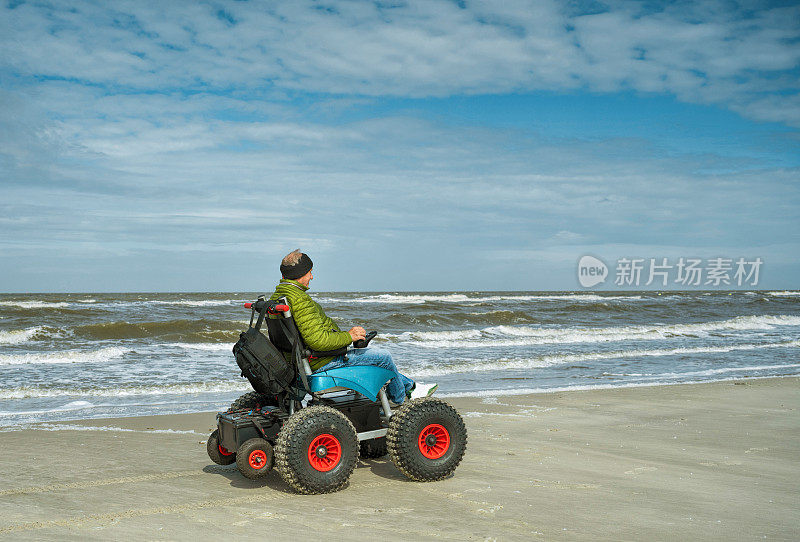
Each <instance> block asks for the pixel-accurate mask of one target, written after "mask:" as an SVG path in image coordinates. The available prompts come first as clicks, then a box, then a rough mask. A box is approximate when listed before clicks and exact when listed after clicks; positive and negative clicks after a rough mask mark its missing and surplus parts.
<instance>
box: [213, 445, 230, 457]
mask: <svg viewBox="0 0 800 542" xmlns="http://www.w3.org/2000/svg"><path fill="white" fill-rule="evenodd" d="M217 448H219V453H220V454H221V455H233V452H229V451H228V450H226V449H225V448H223V447H222V444H217Z"/></svg>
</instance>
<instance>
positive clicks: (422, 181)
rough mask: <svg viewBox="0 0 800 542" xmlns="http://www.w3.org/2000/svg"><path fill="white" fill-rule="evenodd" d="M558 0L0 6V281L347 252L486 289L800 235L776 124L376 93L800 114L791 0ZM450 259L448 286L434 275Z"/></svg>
mask: <svg viewBox="0 0 800 542" xmlns="http://www.w3.org/2000/svg"><path fill="white" fill-rule="evenodd" d="M575 5H578V4H571V3H559V2H546V1H545V2H464V3H461V4H459V3H456V2H437V1H425V2H408V3H402V2H398V3H393V4H391V5H389V4H387V3H365V2H346V1H343V2H335V3H331V4H328V5H327V7H328V8H329V9H319V7H320V6H319V4H318V3H314V2H287V3H277V4H275V3H270V4H265V3H257V2H232V3H227V2H224V3H220V2H215V3H204V2H162V3H160V4H153V3H147V2H134V1H120V2H114V3H110V4H109V3H105V4H102V3H101V4H98V3H95V2H84V1H75V2H71V3H70V4H69V5H68V6H67V5H65V4H59V5H56V6H53V5H52V4H50V3H45V2H29V3H20V4H17V3H15V4H14V6H15V7H13V9H11V7H9V6H11V5H7V7H5V8H0V10H2V11H0V51H2V53H0V80H2V84H1V88H0V101H2V104H3V107H2V108H0V184H2V186H3V192H4V200H3V202H2V203H0V210H2V218H0V224H2V229H1V230H0V247H2V249H3V254H4V261H0V271H2V273H0V274H1V275H2V276H3V278H4V287H5V288H18V289H25V288H28V289H30V288H32V287H35V288H39V289H41V288H42V286H41V284H51V285H52V288H61V289H73V290H74V289H76V288H77V289H82V288H83V289H85V288H105V289H120V288H123V289H135V288H140V289H147V288H148V286H147V284H151V285H152V284H159V285H160V286H159V287H161V288H178V289H187V288H189V289H192V288H194V289H208V288H215V287H216V288H223V289H224V288H230V287H232V285H236V286H235V287H253V286H256V285H258V284H261V282H260V281H261V280H262V274H263V269H264V266H266V265H267V264H268V262H270V261H273V260H274V259H275V258H277V257H280V256H282V255H283V254H284V253H285V252H287V251H288V250H291V249H293V248H296V247H297V246H301V247H302V248H304V249H308V250H310V251H313V252H314V253H315V254H319V255H320V258H321V259H320V262H321V263H324V262H325V258H331V260H333V259H335V258H339V259H340V258H341V257H342V255H347V257H348V258H349V259H348V260H347V262H348V266H349V267H348V269H349V270H350V271H352V272H349V271H347V270H344V271H341V272H340V275H338V276H336V275H334V278H335V279H336V282H334V281H331V282H329V283H327V284H329V285H331V286H333V287H337V288H359V287H361V288H366V287H368V286H367V285H366V284H365V283H359V282H358V280H360V279H364V278H365V277H368V278H369V280H372V283H371V286H369V287H372V288H375V289H381V288H382V287H383V288H385V287H386V285H385V284H381V283H380V280H379V279H380V274H381V273H382V272H385V271H386V267H387V264H386V262H388V261H391V262H392V264H391V269H390V271H391V272H392V273H394V276H395V277H396V278H397V280H398V282H397V283H396V287H398V288H402V287H410V288H419V287H420V286H421V285H424V286H425V287H429V288H431V287H440V288H448V287H461V288H476V287H477V288H480V287H498V286H497V285H495V284H490V285H487V284H486V283H479V282H478V280H479V279H477V278H476V279H472V278H471V277H495V276H498V273H503V272H505V271H504V268H503V267H502V266H501V265H500V264H498V263H497V262H495V261H494V259H493V257H492V255H495V254H511V255H519V254H523V255H527V256H526V257H527V261H529V262H530V261H534V260H536V261H538V262H539V264H537V265H540V266H541V270H542V271H544V270H545V267H546V266H547V265H548V264H553V265H555V264H558V263H559V262H561V263H563V262H570V263H569V265H573V264H574V259H575V258H576V257H577V256H578V255H579V254H577V253H576V251H579V249H583V248H585V247H594V248H595V249H596V250H595V252H598V253H602V250H601V248H602V247H609V250H615V249H614V247H626V249H627V248H629V247H639V248H640V254H642V255H645V256H652V257H655V256H659V255H661V254H659V253H656V252H653V251H650V252H648V250H649V249H648V247H654V248H653V250H656V249H659V247H684V248H686V247H692V246H697V247H720V249H723V248H725V247H737V246H741V247H758V246H769V247H773V248H770V249H769V250H770V251H772V252H768V253H765V254H766V255H768V256H769V257H770V258H773V259H775V258H777V257H778V256H776V254H778V252H779V251H780V250H784V251H785V250H786V248H787V247H794V248H795V249H796V248H797V245H798V239H797V236H796V234H795V233H793V232H795V231H796V230H797V228H796V225H797V223H798V222H800V215H799V214H798V208H800V205H798V204H799V203H800V193H798V189H797V188H796V186H797V182H796V181H797V179H798V177H799V176H800V171H799V170H798V169H797V168H795V167H794V166H795V165H796V160H794V159H792V160H783V161H781V160H780V159H779V158H776V156H778V154H776V153H777V150H776V149H778V148H779V147H780V146H783V147H782V148H783V150H782V151H781V152H782V153H783V155H788V154H793V153H795V151H796V141H793V140H792V137H793V135H792V134H791V133H786V132H788V130H784V134H783V135H772V136H770V137H772V139H768V138H767V136H764V139H762V140H760V141H761V143H760V145H761V146H762V147H761V148H755V147H753V146H752V140H751V139H748V142H747V143H746V144H741V145H740V144H738V142H737V144H735V145H733V150H728V149H726V148H725V145H724V144H720V145H710V146H708V147H707V148H703V149H698V150H696V151H694V150H692V151H687V150H686V149H687V148H691V145H683V146H680V148H676V147H677V146H676V147H670V146H669V145H666V146H663V145H659V144H657V143H655V142H654V141H652V140H648V139H647V138H646V137H640V135H639V134H628V133H625V130H622V129H617V130H611V132H612V133H610V134H606V135H602V136H597V135H594V136H586V135H584V134H583V133H582V128H583V127H584V125H585V123H584V124H582V125H581V126H579V127H578V129H574V130H572V131H569V130H565V131H566V132H569V135H567V136H555V135H553V134H550V133H547V132H546V131H545V132H541V131H537V130H536V128H533V127H532V126H525V127H523V128H515V127H513V126H505V125H500V124H502V123H500V124H498V125H491V123H489V125H486V124H485V123H483V124H482V123H481V122H480V121H476V122H470V121H469V120H465V121H463V122H457V121H453V120H452V118H451V119H450V120H448V119H447V118H444V117H439V116H437V115H435V114H428V112H427V111H426V110H422V109H421V110H418V111H411V110H410V109H411V108H413V107H414V105H413V103H412V105H411V106H410V107H409V109H404V108H403V107H402V106H400V107H397V106H392V105H390V102H392V100H393V99H395V98H398V97H400V98H409V97H410V98H425V97H447V96H455V95H458V96H463V95H470V94H475V95H477V94H486V93H488V94H502V93H515V92H531V91H537V90H546V91H557V92H561V93H566V94H570V95H573V96H583V95H586V94H589V93H597V92H609V93H616V92H619V91H625V92H627V91H631V90H633V91H642V92H654V93H666V94H672V95H674V96H677V97H678V98H679V99H681V100H685V101H688V102H697V103H704V104H716V105H719V106H721V107H725V108H729V109H731V110H733V111H737V112H739V113H740V114H742V115H744V116H746V117H750V118H752V119H756V120H763V121H770V122H779V123H780V122H782V123H785V124H789V125H800V113H798V111H800V103H798V98H797V94H796V91H797V78H796V67H797V64H798V51H797V48H796V47H795V46H794V45H793V44H794V43H795V42H796V39H797V37H798V36H797V34H798V31H797V28H796V25H794V24H793V23H792V21H794V20H797V15H798V13H797V11H798V10H797V8H794V7H786V8H781V7H778V8H772V7H765V8H763V9H756V10H750V11H748V10H743V9H739V8H736V9H733V8H730V6H728V5H727V4H725V5H724V6H723V5H722V4H713V3H711V4H709V3H702V4H697V3H687V4H674V5H672V4H669V5H665V6H664V7H660V8H657V9H653V8H649V11H645V8H644V7H642V4H639V3H636V4H631V3H627V2H621V3H611V4H609V5H608V6H605V5H604V6H601V7H600V8H598V9H595V10H591V11H589V10H586V9H583V10H577V9H575V8H574V6H575ZM397 101H402V100H397ZM422 101H424V100H418V101H417V102H416V103H420V102H422ZM412 102H413V101H412ZM387 104H389V105H387ZM665 115H666V113H665ZM601 116H602V115H598V116H597V118H598V119H599V118H600V117H601ZM663 119H664V117H662V118H661V119H660V120H661V121H663ZM601 120H602V119H601ZM641 122H646V120H642V121H641ZM609 125H610V126H612V127H613V122H612V121H609ZM542 126H543V125H542ZM746 126H747V128H748V129H751V128H752V127H753V126H754V123H746ZM691 129H692V126H689V127H688V128H686V129H685V131H686V132H688V131H691ZM770 130H773V131H774V130H775V128H774V127H770ZM779 131H780V130H779ZM561 133H564V131H562V132H561ZM748 137H749V136H748ZM726 141H728V140H726ZM742 148H745V149H746V152H741V149H742ZM795 154H796V153H795ZM793 155H794V154H793ZM787 164H788V165H787ZM774 247H779V248H774ZM676 250H679V249H678V248H676ZM495 251H496V252H495ZM794 252H796V250H794ZM665 255H667V254H665ZM423 257H424V258H425V259H426V261H428V262H429V263H430V265H429V267H428V268H426V271H425V272H422V271H421V270H420V268H419V266H418V265H416V264H415V263H414V262H416V261H418V260H419V259H420V258H423ZM514 257H516V256H514ZM315 261H317V260H316V259H315ZM19 262H23V263H19ZM453 266H455V267H456V268H457V269H460V270H464V271H463V273H462V274H461V275H460V276H461V278H460V279H459V280H462V283H460V284H452V285H448V284H445V283H444V282H443V283H441V284H438V285H434V284H432V283H430V282H429V277H428V275H429V274H431V273H434V271H435V272H436V273H440V274H442V276H445V275H446V274H447V273H448V270H450V269H452V268H453ZM53 267H57V268H59V270H60V271H59V276H58V278H57V279H53V282H47V281H48V280H50V279H49V278H48V277H49V276H51V275H47V271H46V270H47V269H51V268H53ZM188 268H191V269H197V270H198V274H197V275H196V276H195V275H193V276H192V277H187V274H186V269H188ZM549 272H551V273H552V269H551V271H549ZM795 275H796V273H795ZM787 276H789V275H788V273H787ZM569 277H570V280H571V278H572V274H571V271H570V274H569ZM201 279H202V280H201ZM194 280H196V281H197V282H192V281H194ZM470 280H473V282H469V281H470ZM521 280H522V279H520V281H521ZM32 281H33V282H32ZM43 281H44V282H43ZM248 281H249V282H248ZM403 281H406V282H403ZM31 284H33V285H34V286H31ZM101 284H102V285H103V286H100V285H101ZM527 284H528V285H530V283H527ZM75 285H79V286H75ZM81 285H82V286H81ZM318 286H319V287H322V288H324V287H325V283H324V282H321V283H318ZM508 286H509V287H524V284H523V282H519V283H517V284H515V285H512V284H510V283H509V284H508ZM541 286H542V287H570V286H572V283H569V284H567V285H565V284H564V283H563V282H562V283H558V279H557V278H553V279H552V280H551V281H550V282H546V283H542V285H541ZM784 286H785V285H784ZM150 288H152V286H150Z"/></svg>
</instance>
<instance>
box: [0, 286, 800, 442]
mask: <svg viewBox="0 0 800 542" xmlns="http://www.w3.org/2000/svg"><path fill="white" fill-rule="evenodd" d="M309 293H311V294H312V296H313V297H314V298H315V299H316V300H317V301H319V302H320V303H321V304H322V306H323V307H324V309H325V311H326V312H327V313H328V315H330V316H331V317H332V318H334V319H335V320H336V321H337V322H339V325H340V327H341V328H342V329H348V328H349V327H351V326H352V325H361V326H363V327H365V328H366V329H367V330H368V331H369V330H373V329H374V330H377V331H378V336H377V338H375V339H374V341H373V343H372V344H373V345H376V346H381V347H385V348H388V349H389V350H390V351H391V352H392V353H393V355H394V358H395V361H396V363H397V365H398V367H399V368H400V370H401V371H402V372H403V373H405V374H407V375H409V376H411V377H412V378H415V379H418V380H421V381H425V382H438V384H439V392H438V394H440V395H442V396H458V395H478V396H495V395H504V394H518V393H529V392H534V391H561V390H573V389H589V388H597V387H625V386H642V385H667V384H675V383H682V382H705V381H714V380H728V379H741V378H757V377H775V376H792V375H798V374H800V362H799V360H798V356H797V354H798V347H800V292H798V291H733V292H732V291H713V292H709V291H691V292H689V291H684V292H653V291H647V292H374V293H364V292H358V293H339V292H336V293H325V292H320V293H317V292H314V291H313V289H312V290H311V291H310V292H309ZM257 295H258V294H257V293H157V294H139V293H137V294H2V295H0V374H2V378H1V379H0V428H4V429H5V430H9V429H13V428H20V427H24V426H25V425H27V424H30V423H34V422H46V421H63V420H75V419H87V418H101V417H120V416H136V415H150V414H173V413H182V412H198V411H209V410H220V409H224V408H225V407H226V406H227V405H228V404H229V403H230V402H231V401H232V400H233V399H235V398H236V397H238V396H239V395H240V394H241V393H243V392H246V391H248V390H249V389H250V387H249V384H248V382H247V381H246V380H244V379H243V378H241V377H240V376H239V370H238V367H237V366H236V363H235V362H234V359H233V354H232V353H231V347H232V345H233V343H234V342H235V341H236V339H237V338H238V334H239V332H240V331H243V330H244V329H245V328H246V327H247V323H248V321H249V317H250V311H249V310H246V309H244V308H243V304H244V303H245V302H247V301H253V300H254V299H255V298H256V297H257Z"/></svg>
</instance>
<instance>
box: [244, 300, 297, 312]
mask: <svg viewBox="0 0 800 542" xmlns="http://www.w3.org/2000/svg"><path fill="white" fill-rule="evenodd" d="M264 303H266V301H264V300H262V299H259V300H258V301H256V302H255V303H245V304H244V308H245V309H252V308H254V307H255V309H256V310H257V311H261V309H263V308H264ZM274 308H275V310H278V311H281V312H286V311H288V310H291V309H290V308H289V305H283V304H280V305H275V307H274ZM267 312H269V313H270V314H276V313H275V312H273V311H272V310H270V309H267Z"/></svg>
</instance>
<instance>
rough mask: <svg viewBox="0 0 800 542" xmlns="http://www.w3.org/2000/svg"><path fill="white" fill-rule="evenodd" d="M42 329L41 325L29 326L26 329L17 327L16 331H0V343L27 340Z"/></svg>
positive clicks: (17, 342)
mask: <svg viewBox="0 0 800 542" xmlns="http://www.w3.org/2000/svg"><path fill="white" fill-rule="evenodd" d="M41 330H42V327H41V326H37V327H29V328H28V329H19V330H16V331H0V343H2V344H19V343H22V342H25V341H28V340H30V339H31V337H33V336H34V335H36V334H37V333H38V332H40V331H41Z"/></svg>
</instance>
